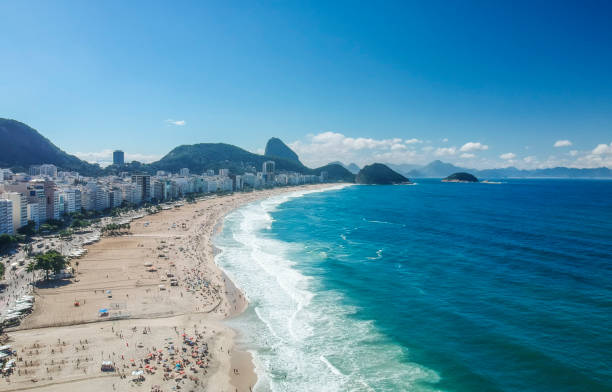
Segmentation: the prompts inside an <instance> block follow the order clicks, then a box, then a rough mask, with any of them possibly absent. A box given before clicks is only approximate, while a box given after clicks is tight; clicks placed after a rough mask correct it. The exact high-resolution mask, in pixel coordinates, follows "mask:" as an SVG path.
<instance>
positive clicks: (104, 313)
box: [98, 308, 108, 317]
mask: <svg viewBox="0 0 612 392" xmlns="http://www.w3.org/2000/svg"><path fill="white" fill-rule="evenodd" d="M98 313H100V317H103V316H108V309H106V308H102V309H100V310H98Z"/></svg>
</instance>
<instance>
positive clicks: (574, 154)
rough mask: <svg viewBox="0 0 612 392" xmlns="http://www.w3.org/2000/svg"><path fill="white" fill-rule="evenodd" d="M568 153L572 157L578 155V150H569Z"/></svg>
mask: <svg viewBox="0 0 612 392" xmlns="http://www.w3.org/2000/svg"><path fill="white" fill-rule="evenodd" d="M569 154H570V155H571V156H573V157H575V156H576V155H578V150H572V151H570V152H569Z"/></svg>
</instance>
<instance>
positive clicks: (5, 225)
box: [0, 199, 14, 234]
mask: <svg viewBox="0 0 612 392" xmlns="http://www.w3.org/2000/svg"><path fill="white" fill-rule="evenodd" d="M13 233H14V231H13V202H12V201H10V200H8V199H0V234H13Z"/></svg>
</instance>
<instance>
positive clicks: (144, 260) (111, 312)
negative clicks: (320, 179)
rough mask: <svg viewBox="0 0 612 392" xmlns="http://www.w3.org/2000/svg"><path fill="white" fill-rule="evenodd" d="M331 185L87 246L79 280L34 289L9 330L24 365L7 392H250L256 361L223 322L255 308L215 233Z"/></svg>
mask: <svg viewBox="0 0 612 392" xmlns="http://www.w3.org/2000/svg"><path fill="white" fill-rule="evenodd" d="M325 187H329V184H320V185H310V186H304V187H292V188H277V189H271V190H263V191H256V192H252V193H236V194H232V195H227V196H218V197H208V198H205V199H202V200H199V201H197V202H196V203H192V204H189V203H184V204H183V205H182V206H179V207H175V208H172V209H169V210H162V211H160V212H159V213H156V214H152V215H147V216H144V217H142V218H140V219H137V220H134V221H133V222H132V223H131V230H130V233H129V234H126V235H122V236H109V237H103V238H102V239H101V240H100V241H99V242H97V243H95V244H92V245H90V246H88V247H87V250H88V252H87V254H86V256H84V257H83V258H81V259H79V265H78V267H76V266H75V263H73V267H74V268H75V269H76V272H77V273H76V276H75V278H74V279H73V280H72V281H70V282H63V283H57V282H56V283H49V284H47V285H46V286H43V287H38V288H36V290H35V292H34V296H35V299H36V300H35V306H34V311H33V313H32V314H31V315H29V316H28V317H27V318H25V319H24V320H23V322H22V323H21V325H19V326H18V327H16V328H13V329H9V330H8V331H7V336H8V341H7V342H6V343H5V344H10V345H11V347H12V349H13V350H15V351H16V356H15V358H16V362H15V368H14V371H13V373H12V374H11V375H10V376H8V377H5V378H3V379H2V381H0V390H3V391H22V390H23V391H25V390H35V391H65V390H66V389H67V388H68V390H80V391H124V390H130V391H131V390H134V391H136V390H139V391H171V390H184V391H197V390H207V391H249V390H250V389H251V388H252V387H253V386H254V385H255V383H256V380H257V378H256V375H255V372H254V369H253V365H252V361H251V358H250V354H248V353H247V352H241V351H239V350H238V348H237V347H236V346H235V343H234V337H235V332H234V331H233V330H232V329H231V328H229V327H227V326H226V325H225V324H224V323H223V321H224V320H226V319H227V318H230V317H233V316H235V315H237V314H240V313H241V312H242V311H243V310H244V309H245V308H246V306H247V305H248V303H247V301H246V299H245V297H244V295H243V294H242V293H241V292H240V290H239V289H238V288H236V287H235V286H234V284H233V283H232V282H231V281H230V280H229V279H228V278H227V277H226V276H225V275H224V273H223V271H221V270H220V269H219V268H218V267H217V266H216V265H215V262H214V248H213V245H212V237H213V235H214V234H215V233H216V231H217V230H218V229H219V227H220V224H221V222H222V219H223V217H224V216H225V215H226V214H227V213H229V212H230V211H231V210H233V209H235V208H237V207H240V206H242V205H244V204H247V203H250V202H253V201H255V200H258V199H262V198H267V197H270V196H273V195H276V194H279V193H284V192H293V191H298V190H303V189H317V188H325ZM103 368H104V369H106V371H103V370H102V369H103Z"/></svg>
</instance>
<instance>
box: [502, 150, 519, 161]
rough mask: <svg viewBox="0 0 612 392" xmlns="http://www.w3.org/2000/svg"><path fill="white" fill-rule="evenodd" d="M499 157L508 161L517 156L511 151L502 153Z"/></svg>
mask: <svg viewBox="0 0 612 392" xmlns="http://www.w3.org/2000/svg"><path fill="white" fill-rule="evenodd" d="M499 157H500V158H501V159H504V160H506V161H509V160H511V159H514V158H516V154H514V153H511V152H507V153H505V154H501V155H500V156H499Z"/></svg>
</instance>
